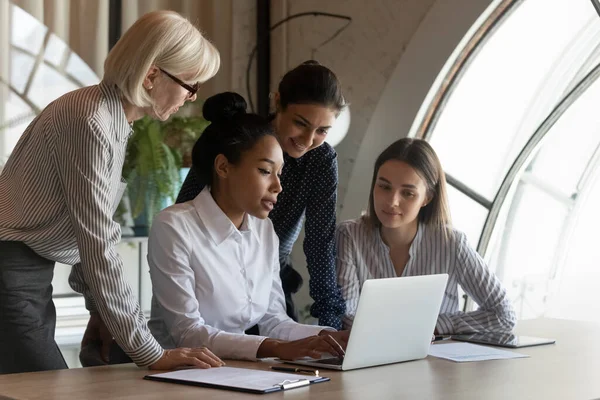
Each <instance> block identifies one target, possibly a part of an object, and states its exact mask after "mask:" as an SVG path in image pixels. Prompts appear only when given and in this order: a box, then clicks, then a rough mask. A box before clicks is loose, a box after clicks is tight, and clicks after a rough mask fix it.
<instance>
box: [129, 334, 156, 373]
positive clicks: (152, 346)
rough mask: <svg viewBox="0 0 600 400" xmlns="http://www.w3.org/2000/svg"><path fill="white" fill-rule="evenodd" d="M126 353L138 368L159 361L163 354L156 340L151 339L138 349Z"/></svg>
mask: <svg viewBox="0 0 600 400" xmlns="http://www.w3.org/2000/svg"><path fill="white" fill-rule="evenodd" d="M126 353H127V355H128V356H129V358H131V360H132V361H133V362H134V363H136V365H137V366H138V367H149V366H151V365H152V364H154V363H155V362H157V361H158V360H160V358H161V357H162V356H163V354H164V350H163V348H162V347H161V345H160V344H159V343H158V342H157V341H156V339H154V337H151V338H150V340H148V341H147V342H146V343H145V344H144V345H142V346H141V347H140V348H138V349H136V350H134V351H131V352H126Z"/></svg>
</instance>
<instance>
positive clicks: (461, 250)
mask: <svg viewBox="0 0 600 400" xmlns="http://www.w3.org/2000/svg"><path fill="white" fill-rule="evenodd" d="M336 245H337V257H338V258H337V276H338V283H339V284H340V286H341V287H342V294H343V296H344V299H345V301H346V314H345V316H344V318H343V322H344V328H350V327H352V322H353V319H354V315H355V313H356V308H357V306H358V298H359V294H360V289H361V287H362V284H363V282H364V281H366V280H367V279H380V278H393V277H396V270H395V269H394V264H393V263H392V260H391V257H390V254H389V252H390V249H389V247H388V246H387V245H386V244H385V243H384V242H383V240H382V238H381V234H380V232H379V229H375V230H372V229H370V228H369V227H368V226H367V224H366V221H365V220H364V218H359V219H356V220H350V221H345V222H342V223H341V224H339V225H338V227H337V229H336ZM441 273H447V274H448V275H449V276H448V284H447V286H446V291H445V293H444V297H443V300H442V306H441V309H440V314H439V316H438V321H437V324H436V332H437V333H438V334H455V333H466V332H490V331H493V332H509V331H511V330H512V329H513V328H514V326H515V324H516V315H515V312H514V310H513V308H512V305H511V303H510V299H509V298H508V296H507V294H506V290H505V289H504V287H503V286H502V284H501V283H500V280H499V279H498V278H497V277H496V276H495V275H494V273H493V272H491V271H490V270H489V269H488V267H487V266H486V264H485V261H483V259H482V258H481V257H480V256H479V254H477V252H476V251H475V250H474V249H473V248H471V247H470V246H469V244H468V243H467V238H466V236H465V234H464V233H462V232H459V231H457V230H453V232H452V234H451V235H450V238H449V239H447V238H446V237H445V236H444V234H443V232H441V231H439V230H436V229H432V228H430V227H428V226H426V225H424V224H419V227H418V229H417V234H416V236H415V238H414V240H413V242H412V244H411V246H410V249H409V260H408V262H407V264H406V266H405V268H404V271H403V272H402V276H417V275H429V274H441ZM458 285H460V286H461V287H462V289H463V290H464V291H465V292H466V293H467V294H468V295H469V296H471V297H472V298H473V300H475V302H476V303H477V304H478V305H479V309H477V310H476V311H471V312H466V313H465V312H462V311H460V310H459V307H458V302H459V295H458Z"/></svg>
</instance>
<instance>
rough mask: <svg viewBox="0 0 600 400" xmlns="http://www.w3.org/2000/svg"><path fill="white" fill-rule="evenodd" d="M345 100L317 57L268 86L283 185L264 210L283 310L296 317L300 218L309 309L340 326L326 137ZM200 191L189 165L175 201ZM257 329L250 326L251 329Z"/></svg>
mask: <svg viewBox="0 0 600 400" xmlns="http://www.w3.org/2000/svg"><path fill="white" fill-rule="evenodd" d="M345 106H346V103H345V100H344V97H343V95H342V90H341V85H340V82H339V81H338V79H337V77H336V76H335V74H334V73H333V72H332V71H331V70H329V69H328V68H326V67H324V66H322V65H320V64H319V63H317V62H316V61H307V62H305V63H303V64H301V65H299V66H298V67H296V68H294V69H293V70H291V71H289V72H288V73H286V74H285V75H284V77H283V79H282V80H281V82H280V83H279V87H278V92H277V93H275V114H274V116H273V117H272V120H271V125H272V126H273V128H274V129H275V133H276V135H277V137H278V139H279V142H280V144H281V147H282V148H283V152H284V160H285V164H284V167H283V171H282V173H281V185H282V187H283V192H282V193H281V195H280V196H279V199H278V201H277V204H276V205H275V207H274V208H273V211H272V212H271V213H270V215H269V217H270V218H271V221H273V226H274V227H275V232H276V233H277V236H278V237H279V243H280V244H279V262H280V264H281V280H282V285H283V290H284V293H285V298H286V306H287V313H288V315H289V316H290V317H292V318H293V319H294V320H298V318H297V313H296V310H295V307H294V304H293V301H292V296H291V295H292V293H296V292H297V291H298V289H299V288H300V286H301V285H302V278H301V276H300V274H299V273H298V272H297V271H295V270H294V269H293V268H292V265H291V263H290V260H289V256H290V253H291V251H292V247H293V245H294V242H295V241H296V239H297V238H298V235H299V233H300V230H301V228H302V219H303V218H304V217H305V218H306V227H305V230H306V233H305V238H304V254H305V255H306V261H307V264H308V272H309V274H310V282H309V289H310V296H311V297H312V299H313V300H314V303H313V305H312V307H311V314H312V316H313V317H315V318H318V320H319V324H320V325H325V326H331V327H334V328H336V329H341V326H342V324H341V317H342V315H343V313H344V301H343V299H342V296H341V292H340V289H339V286H338V285H337V282H336V276H335V244H334V234H335V223H336V219H335V214H336V210H335V207H336V199H337V183H338V176H337V169H338V167H337V154H336V152H335V150H334V149H333V148H332V147H331V146H330V145H329V144H327V143H325V137H326V136H327V131H328V130H329V129H330V128H331V126H332V125H333V123H334V122H335V119H336V118H337V116H338V115H339V113H340V112H341V111H342V110H343V108H344V107H345ZM201 190H202V184H200V182H198V180H197V177H196V176H195V172H194V170H192V171H190V173H189V174H188V176H187V178H186V180H185V182H184V184H183V187H182V189H181V191H180V193H179V197H178V198H177V202H178V203H179V202H184V201H188V200H191V199H193V198H194V197H196V195H198V193H200V191H201ZM254 333H256V332H254Z"/></svg>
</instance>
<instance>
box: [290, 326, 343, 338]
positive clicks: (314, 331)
mask: <svg viewBox="0 0 600 400" xmlns="http://www.w3.org/2000/svg"><path fill="white" fill-rule="evenodd" d="M295 325H296V326H294V328H293V329H292V331H291V332H290V337H289V341H290V342H291V341H294V340H300V339H304V338H307V337H309V336H317V335H318V334H319V333H320V332H321V331H322V330H332V331H334V332H335V331H336V330H335V329H333V328H330V327H328V326H319V325H303V324H298V323H296V324H295Z"/></svg>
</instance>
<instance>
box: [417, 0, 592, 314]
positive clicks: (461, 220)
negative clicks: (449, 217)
mask: <svg viewBox="0 0 600 400" xmlns="http://www.w3.org/2000/svg"><path fill="white" fill-rule="evenodd" d="M490 7H491V9H490V10H489V12H487V13H486V18H484V19H483V20H481V21H479V27H478V29H475V30H473V32H474V33H473V35H472V37H470V38H469V40H465V41H463V43H465V45H464V47H463V48H462V49H458V50H457V51H456V52H455V57H454V59H452V60H450V61H449V63H450V64H449V65H448V68H446V69H445V70H446V71H448V72H447V73H446V75H445V76H444V77H443V79H438V82H440V84H439V85H438V86H437V87H435V88H432V91H433V95H431V96H430V98H431V99H432V100H431V102H430V103H429V104H425V105H424V109H423V112H421V115H423V116H424V117H423V118H422V119H421V120H418V121H415V125H414V126H413V132H415V134H416V135H417V136H420V137H424V138H426V139H428V140H429V141H430V142H431V143H432V145H433V146H434V148H435V149H436V151H437V152H438V154H439V156H440V158H441V161H442V165H443V166H444V168H445V170H446V173H447V177H448V181H449V183H450V202H451V207H452V214H453V219H454V222H455V225H456V227H457V228H458V229H461V230H463V231H465V232H466V233H467V235H468V237H469V240H470V241H471V242H472V243H473V244H477V248H478V251H479V252H480V253H481V254H482V255H483V256H484V257H485V258H486V260H487V261H488V262H489V264H490V267H491V268H492V269H493V270H495V271H496V274H497V275H498V276H499V277H500V279H501V280H502V281H503V282H504V284H505V286H506V287H507V289H508V291H509V293H510V295H511V298H512V300H513V302H514V305H515V308H516V310H517V313H518V315H519V317H520V318H532V317H539V316H549V317H560V318H573V319H588V320H594V319H595V320H598V321H600V312H599V311H600V305H598V302H597V301H596V300H595V298H593V297H592V296H594V294H595V290H594V289H595V288H596V286H597V285H598V284H599V283H600V267H599V265H600V254H598V252H597V251H596V247H597V244H596V243H595V240H594V239H595V238H596V237H597V236H598V234H597V231H598V229H597V228H596V225H597V224H598V223H600V209H599V208H598V207H594V206H595V205H596V204H600V182H599V179H598V177H599V176H600V150H599V149H600V131H599V130H600V124H599V122H600V113H599V112H598V110H597V109H598V105H599V104H600V82H599V81H597V78H598V76H600V42H598V38H599V37H600V18H599V17H598V14H596V12H595V10H594V7H593V5H592V3H591V2H590V1H589V0H521V1H515V0H512V1H506V0H505V1H496V2H494V3H493V4H492V5H491V6H490ZM594 297H595V296H594Z"/></svg>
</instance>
